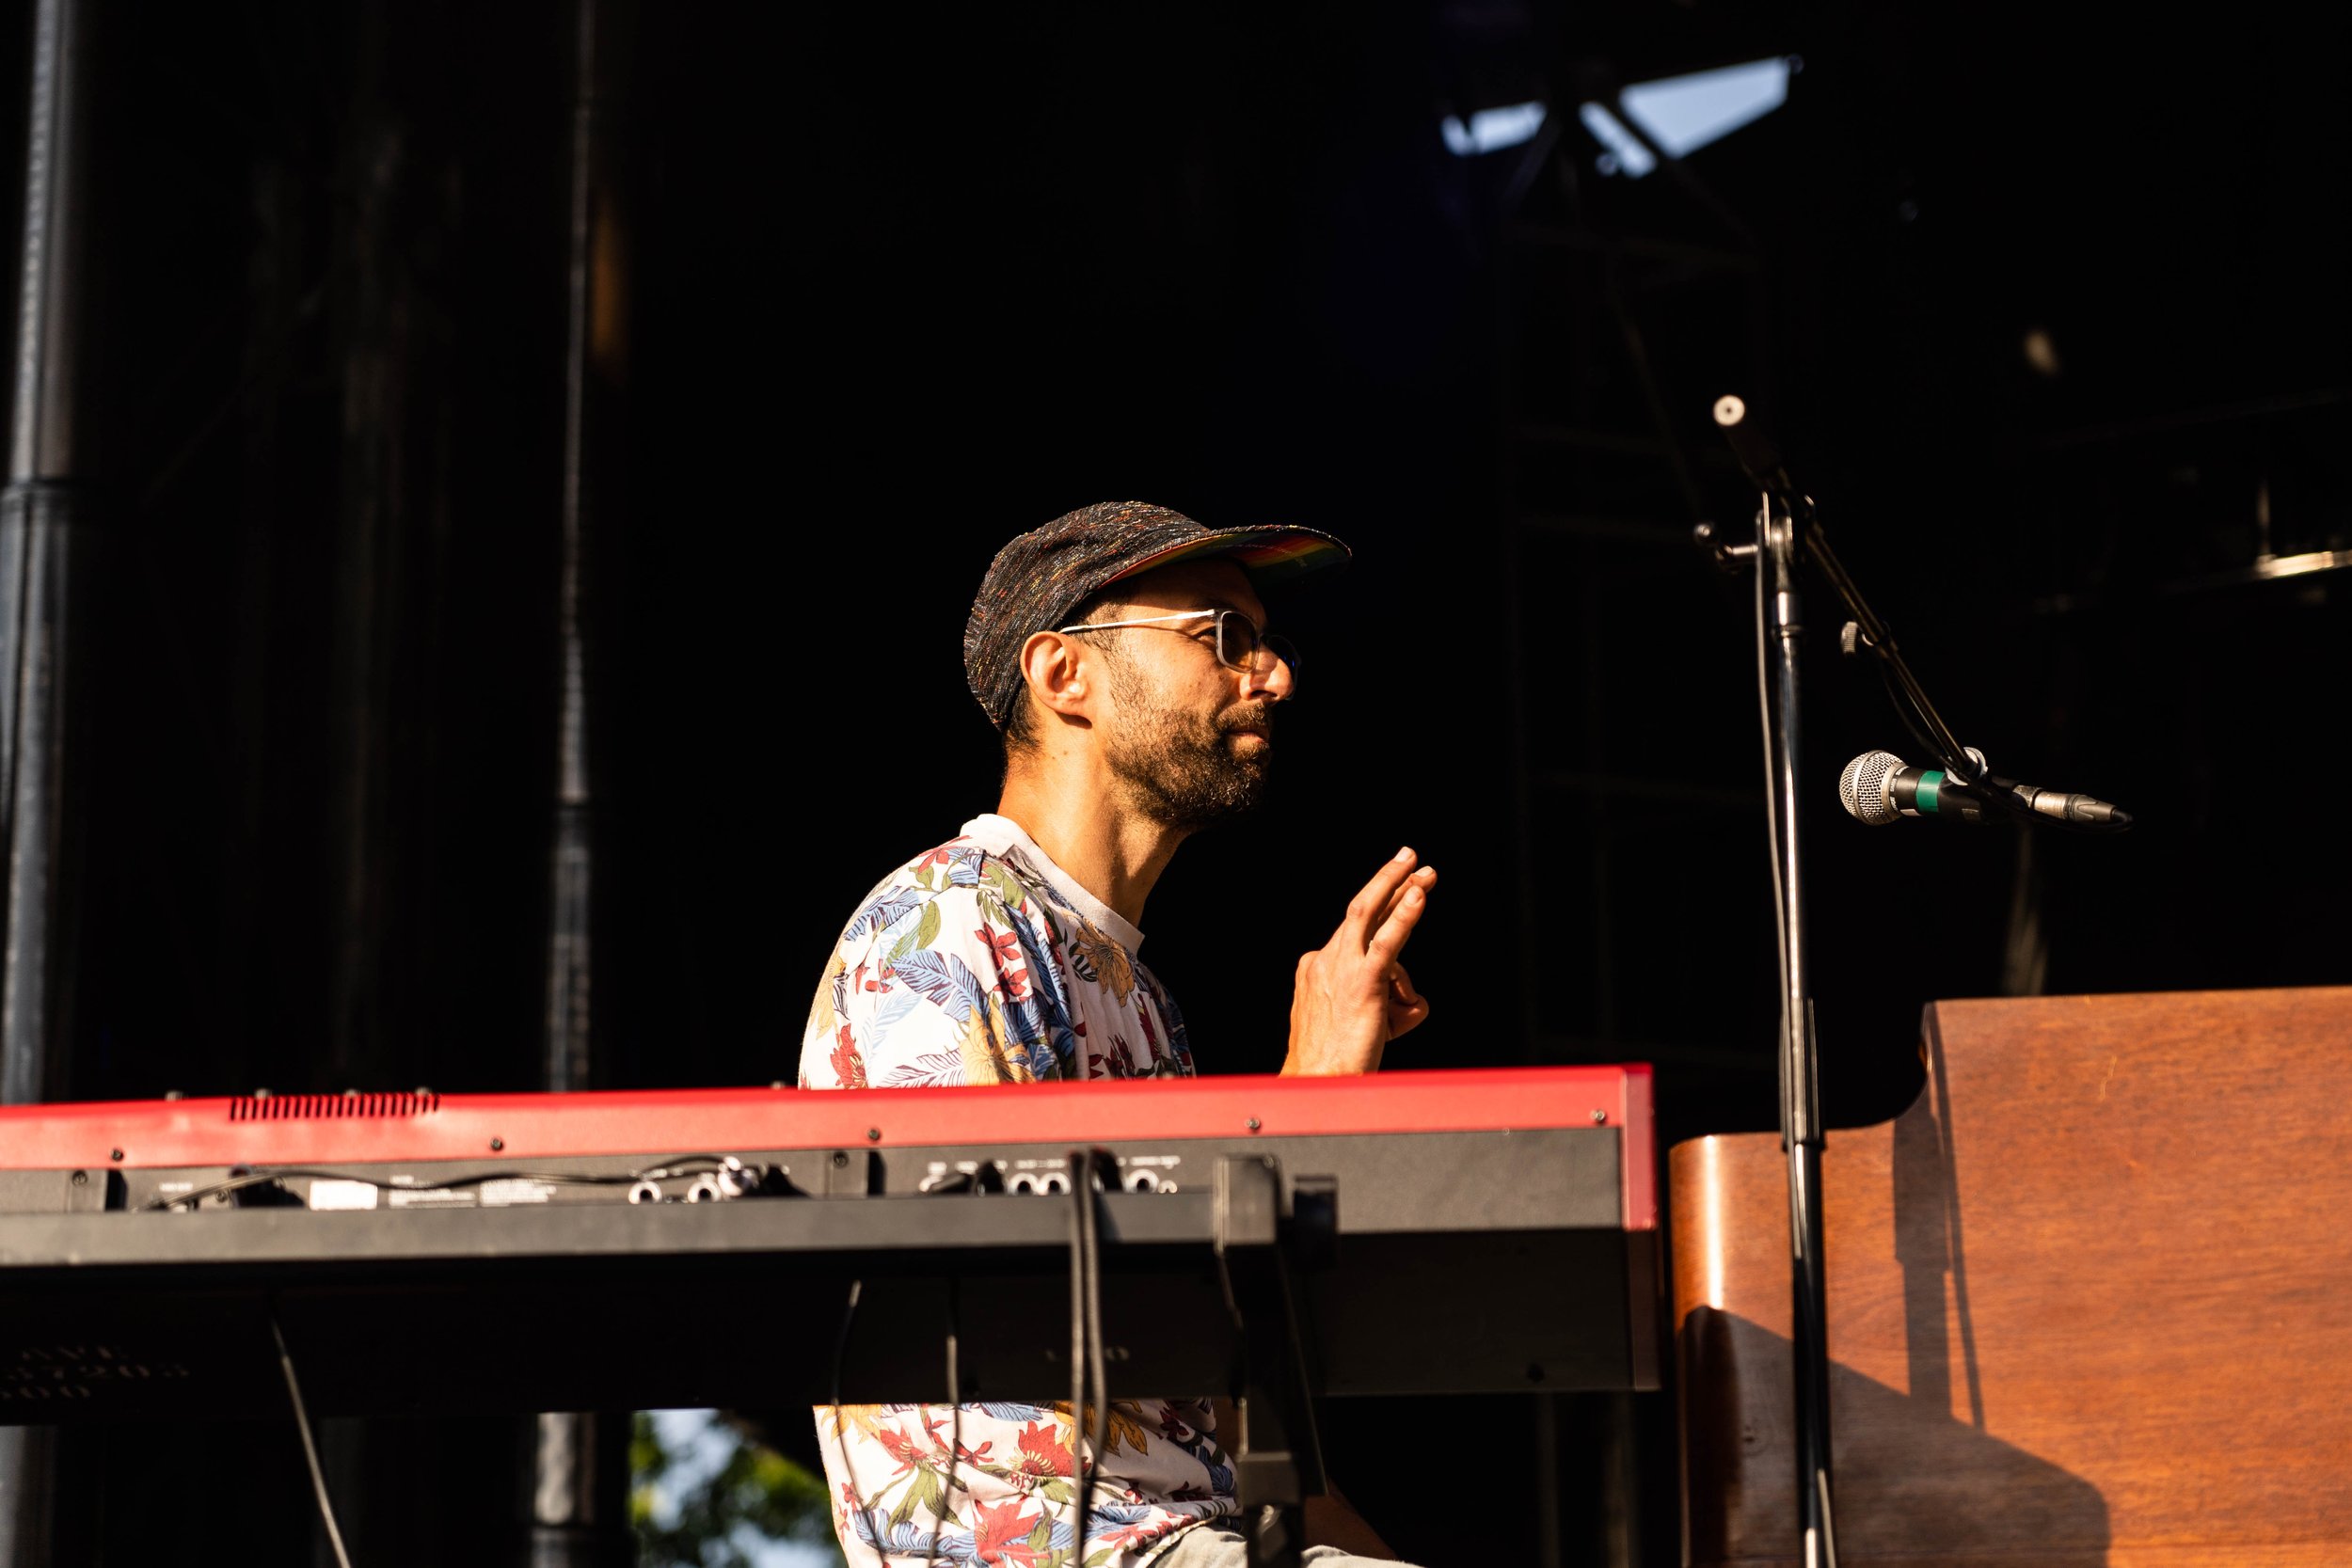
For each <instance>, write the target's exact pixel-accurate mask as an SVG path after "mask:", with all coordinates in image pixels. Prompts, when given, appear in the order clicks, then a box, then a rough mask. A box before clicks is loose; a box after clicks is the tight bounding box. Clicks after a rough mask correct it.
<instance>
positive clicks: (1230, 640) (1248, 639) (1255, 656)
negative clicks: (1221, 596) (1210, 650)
mask: <svg viewBox="0 0 2352 1568" xmlns="http://www.w3.org/2000/svg"><path fill="white" fill-rule="evenodd" d="M1216 657H1217V661H1218V662H1219V663H1221V664H1223V665H1225V666H1226V667H1227V668H1229V669H1233V670H1247V671H1248V672H1249V673H1251V674H1253V675H1259V676H1265V675H1270V674H1272V673H1274V666H1275V665H1276V664H1277V663H1281V664H1287V665H1289V666H1290V672H1291V679H1292V680H1293V681H1296V680H1297V678H1298V650H1297V649H1295V648H1294V647H1292V646H1291V644H1290V640H1289V639H1288V638H1284V637H1277V636H1274V635H1273V634H1271V633H1267V634H1264V635H1261V634H1260V632H1259V630H1258V628H1257V627H1256V626H1253V625H1251V624H1250V620H1249V617H1248V616H1247V615H1244V614H1243V613H1242V612H1241V611H1239V610H1221V611H1219V612H1218V614H1217V618H1216Z"/></svg>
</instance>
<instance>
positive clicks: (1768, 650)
mask: <svg viewBox="0 0 2352 1568" xmlns="http://www.w3.org/2000/svg"><path fill="white" fill-rule="evenodd" d="M1773 502H1774V498H1773V496H1772V493H1771V492H1770V491H1769V490H1768V491H1767V492H1766V493H1765V497H1764V501H1763V504H1762V506H1761V507H1759V508H1758V509H1757V512H1756V543H1755V544H1753V545H1751V546H1744V547H1742V546H1731V547H1730V548H1729V549H1728V550H1727V551H1726V552H1725V553H1726V555H1728V556H1729V557H1731V558H1733V559H1737V558H1740V557H1742V556H1746V557H1752V558H1753V559H1754V562H1755V564H1756V685H1757V695H1758V698H1759V701H1760V703H1761V705H1762V709H1763V721H1764V802H1765V809H1766V813H1767V815H1768V816H1770V818H1771V827H1772V893H1773V902H1772V913H1773V916H1774V920H1775V922H1776V924H1777V925H1778V927H1779V936H1780V1007H1781V1011H1780V1052H1779V1056H1780V1135H1781V1144H1782V1147H1783V1148H1785V1149H1787V1151H1788V1285H1789V1305H1790V1308H1791V1311H1790V1331H1791V1332H1790V1335H1789V1339H1790V1343H1791V1345H1792V1347H1793V1351H1794V1363H1795V1395H1796V1400H1795V1404H1796V1417H1797V1525H1798V1529H1799V1531H1800V1539H1801V1540H1802V1542H1803V1544H1804V1553H1803V1557H1802V1559H1801V1561H1802V1562H1803V1563H1804V1568H1836V1564H1837V1534H1836V1524H1835V1516H1834V1511H1833V1509H1832V1506H1831V1500H1830V1497H1831V1492H1830V1430H1829V1317H1828V1310H1827V1280H1826V1276H1825V1274H1824V1271H1823V1268H1822V1260H1821V1148H1822V1137H1821V1084H1820V1054H1819V1051H1818V1044H1817V1041H1816V1038H1815V1036H1814V1032H1813V992H1812V987H1811V983H1810V981H1809V979H1808V978H1807V975H1806V973H1805V958H1806V949H1805V939H1804V884H1803V882H1802V880H1801V879H1800V872H1801V868H1802V864H1803V857H1802V856H1801V855H1800V853H1799V846H1798V836H1797V815H1798V814H1797V741H1798V735H1799V728H1798V700H1797V655H1798V638H1799V636H1800V635H1801V634H1802V633H1803V631H1804V622H1803V620H1802V618H1801V617H1802V608H1801V606H1800V604H1799V601H1798V597H1797V581H1796V571H1797V562H1796V555H1797V549H1798V536H1799V532H1800V521H1799V517H1798V515H1797V514H1796V513H1795V512H1794V511H1792V510H1791V509H1789V508H1788V507H1787V506H1785V505H1782V506H1775V505H1774V504H1773ZM1704 526H1705V525H1702V527H1704Z"/></svg>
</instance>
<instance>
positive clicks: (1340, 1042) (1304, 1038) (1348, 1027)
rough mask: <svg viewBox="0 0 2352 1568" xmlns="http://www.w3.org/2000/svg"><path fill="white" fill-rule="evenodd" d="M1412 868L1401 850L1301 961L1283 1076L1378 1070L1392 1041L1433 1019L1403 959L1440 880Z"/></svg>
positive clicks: (1426, 869) (1411, 858)
mask: <svg viewBox="0 0 2352 1568" xmlns="http://www.w3.org/2000/svg"><path fill="white" fill-rule="evenodd" d="M1437 881H1438V873H1437V871H1436V869H1435V868H1434V867H1430V866H1425V865H1424V866H1422V867H1421V868H1419V869H1418V870H1416V869H1415V868H1414V855H1413V852H1412V850H1410V849H1399V850H1398V851H1397V852H1396V857H1395V858H1394V859H1393V860H1391V861H1390V862H1389V863H1387V864H1386V865H1383V866H1382V867H1381V868H1380V869H1379V870H1378V871H1377V872H1376V873H1375V874H1374V876H1373V879H1372V880H1371V881H1369V882H1366V883H1365V884H1364V887H1363V891H1362V892H1360V893H1359V894H1358V895H1356V896H1355V897H1354V898H1352V899H1350V900H1349V901H1348V905H1347V918H1346V919H1344V920H1343V921H1341V922H1340V928H1339V929H1338V930H1337V931H1334V932H1333V933H1332V934H1331V940H1330V941H1329V942H1325V943H1324V944H1323V945H1322V946H1321V947H1319V948H1317V949H1316V950H1315V951H1313V952H1311V953H1309V954H1306V955H1305V956H1304V957H1302V958H1300V959H1299V960H1298V977H1297V990H1295V992H1294V993H1293V995H1292V997H1291V1039H1290V1054H1289V1056H1288V1057H1287V1058H1286V1059H1285V1060H1284V1061H1283V1063H1282V1070H1283V1071H1284V1072H1286V1073H1293V1074H1338V1073H1354V1072H1375V1071H1377V1070H1378V1069H1379V1067H1380V1053H1381V1052H1382V1051H1383V1050H1385V1049H1386V1048H1387V1046H1388V1043H1389V1041H1390V1040H1391V1039H1393V1038H1395V1037H1397V1036H1399V1035H1401V1034H1403V1033H1405V1031H1406V1030H1407V1029H1410V1028H1412V1027H1413V1026H1414V1025H1415V1024H1417V1023H1419V1022H1421V1021H1422V1019H1424V1018H1427V1017H1428V1016H1429V1004H1428V1002H1427V1000H1426V999H1425V998H1423V997H1422V995H1421V994H1420V993H1419V992H1417V991H1416V990H1414V989H1413V982H1412V979H1411V977H1410V976H1408V975H1407V974H1406V973H1405V966H1404V965H1403V964H1402V963H1400V962H1398V956H1399V955H1400V954H1402V953H1403V952H1404V950H1405V943H1406V939H1407V938H1409V937H1410V936H1411V935H1412V934H1413V927H1415V926H1417V925H1419V924H1420V923H1421V917H1422V914H1423V912H1425V911H1427V910H1428V908H1429V890H1430V889H1431V888H1432V887H1434V886H1436V885H1437Z"/></svg>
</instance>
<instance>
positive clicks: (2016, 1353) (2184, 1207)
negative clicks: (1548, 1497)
mask: <svg viewBox="0 0 2352 1568" xmlns="http://www.w3.org/2000/svg"><path fill="white" fill-rule="evenodd" d="M1923 1050H1924V1053H1925V1054H1926V1056H1927V1058H1928V1063H1929V1074H1928V1083H1927V1086H1926V1088H1925V1089H1924V1090H1923V1091H1922V1093H1921V1095H1920V1097H1919V1100H1918V1101H1916V1102H1915V1104H1914V1105H1913V1106H1912V1107H1911V1109H1910V1110H1908V1111H1906V1112H1905V1113H1904V1114H1903V1115H1902V1116H1901V1117H1898V1118H1897V1119H1896V1120H1895V1121H1893V1122H1890V1123H1884V1124H1882V1125H1880V1126H1877V1127H1871V1128H1865V1129H1860V1130H1857V1131H1852V1132H1836V1133H1833V1134H1832V1135H1831V1138H1830V1142H1829V1147H1828V1152H1827V1154H1826V1155H1825V1157H1824V1177H1823V1196H1824V1205H1825V1209H1826V1214H1827V1220H1826V1225H1827V1239H1826V1247H1825V1257H1826V1259H1827V1268H1828V1273H1829V1299H1830V1357H1831V1360H1832V1362H1833V1364H1834V1370H1833V1378H1832V1395H1831V1404H1832V1416H1833V1442H1834V1449H1833V1452H1834V1456H1835V1461H1836V1481H1837V1486H1838V1493H1837V1523H1838V1544H1839V1548H1840V1556H1841V1558H1842V1559H1843V1560H1844V1561H1845V1562H1846V1563H1847V1564H1849V1565H1850V1568H1851V1565H1853V1564H1859V1563H1869V1562H1873V1561H1885V1562H1893V1561H1896V1560H1899V1561H1900V1562H1901V1563H1902V1564H1903V1565H1904V1568H1931V1565H1933V1564H1937V1563H1950V1564H1954V1565H1955V1568H1957V1565H1962V1564H1965V1565H1968V1568H1991V1565H1994V1564H1998V1565H2001V1568H2028V1565H2032V1568H2061V1565H2062V1568H2094V1565H2098V1568H2187V1565H2188V1564H2190V1563H2192V1562H2194V1563H2205V1562H2221V1561H2226V1562H2229V1563H2231V1564H2233V1568H2247V1565H2265V1564H2266V1565H2271V1568H2316V1565H2318V1564H2320V1563H2323V1562H2324V1563H2330V1564H2334V1563H2352V989H2328V990H2278V991H2238V992H2230V991H2216V992H2183V993H2176V994H2169V995H2147V996H2107V997H2047V998H2034V999H2028V1000H2010V1001H1989V1002H1943V1003H1937V1004H1936V1005H1934V1006H1931V1007H1930V1008H1929V1009H1928V1012H1927V1020H1926V1028H1925V1041H1924V1045H1923ZM1671 1181H1672V1187H1671V1194H1672V1205H1673V1208H1672V1213H1673V1224H1674V1227H1675V1254H1674V1269H1675V1321H1676V1323H1677V1351H1678V1354H1679V1355H1680V1357H1681V1367H1682V1380H1683V1399H1684V1413H1683V1414H1684V1421H1685V1428H1684V1433H1685V1442H1684V1449H1685V1477H1684V1483H1685V1503H1686V1509H1687V1518H1688V1528H1689V1560H1691V1561H1692V1562H1693V1563H1699V1564H1706V1563H1731V1562H1739V1563H1756V1562H1772V1561H1793V1560H1794V1553H1795V1549H1796V1540H1795V1524H1794V1520H1795V1514H1796V1508H1795V1501H1794V1489H1795V1461H1794V1458H1793V1456H1792V1444H1793V1437H1792V1432H1791V1427H1792V1421H1791V1418H1790V1415H1789V1393H1788V1322H1789V1310H1788V1208H1787V1201H1788V1200H1787V1179H1786V1165H1785V1164H1784V1162H1783V1160H1782V1156H1781V1151H1780V1143H1779V1140H1778V1138H1776V1137H1774V1136H1772V1135H1770V1134H1761V1135H1748V1136H1738V1137H1715V1138H1701V1139H1696V1140H1693V1141H1692V1142H1688V1143H1684V1144H1680V1145H1677V1147H1676V1148H1675V1149H1674V1151H1673V1154H1672V1157H1671Z"/></svg>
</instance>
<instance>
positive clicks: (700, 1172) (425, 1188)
mask: <svg viewBox="0 0 2352 1568" xmlns="http://www.w3.org/2000/svg"><path fill="white" fill-rule="evenodd" d="M729 1158H731V1157H730V1156H728V1155H723V1154H675V1155H672V1156H671V1157H670V1158H668V1159H666V1160H664V1161H662V1162H661V1163H660V1164H656V1165H648V1166H646V1167H645V1168H644V1169H643V1170H632V1171H606V1172H597V1171H576V1170H516V1169H513V1168H511V1167H509V1168H507V1169H504V1170H481V1171H469V1172H467V1173H466V1174H464V1175H462V1176H445V1177H442V1178H441V1179H440V1180H437V1181H405V1182H400V1183H397V1184H395V1183H392V1182H389V1181H382V1180H377V1179H376V1178H375V1177H373V1176H361V1175H356V1174H354V1173H353V1172H351V1171H348V1170H313V1169H310V1167H308V1166H303V1165H271V1166H268V1167H266V1168H263V1167H259V1166H256V1167H254V1168H252V1169H249V1170H246V1172H244V1173H243V1174H242V1175H238V1176H232V1177H230V1178H229V1179H228V1180H225V1181H215V1183H213V1184H212V1185H211V1186H209V1187H199V1188H197V1189H196V1190H195V1191H193V1192H185V1193H173V1194H170V1195H168V1196H163V1197H156V1198H151V1199H150V1200H149V1201H148V1202H146V1203H144V1204H142V1205H141V1206H140V1207H141V1208H142V1209H143V1210H161V1209H180V1208H192V1207H193V1206H195V1205H196V1204H199V1203H201V1202H203V1201H204V1200H205V1199H206V1198H211V1197H226V1196H229V1195H230V1193H238V1192H243V1191H244V1190H245V1189H246V1188H247V1187H259V1186H264V1185H266V1184H267V1183H269V1182H272V1181H278V1180H284V1179H286V1178H288V1177H299V1178H302V1179H303V1180H310V1181H365V1182H367V1183H369V1184H370V1185H371V1186H376V1187H389V1188H390V1189H391V1190H392V1191H394V1192H402V1193H437V1192H453V1191H455V1190H456V1189H457V1188H459V1187H478V1186H481V1185H482V1184H483V1183H485V1182H488V1181H545V1182H547V1183H548V1185H550V1186H558V1187H627V1186H634V1185H635V1184H636V1183H638V1182H640V1181H660V1180H667V1179H668V1178H670V1177H673V1176H706V1175H708V1174H710V1173H711V1172H713V1171H723V1170H727V1169H730V1168H732V1167H730V1166H729V1165H728V1164H727V1161H728V1159H729ZM746 1168H748V1167H746Z"/></svg>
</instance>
